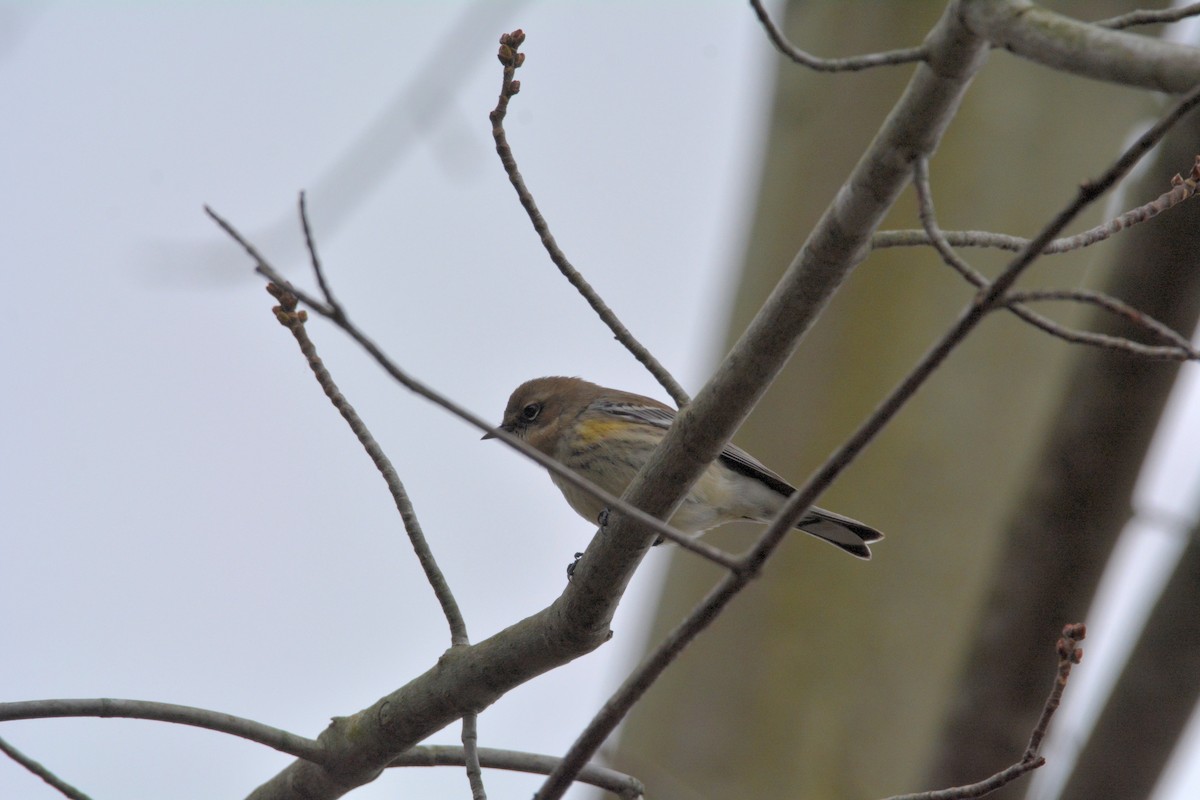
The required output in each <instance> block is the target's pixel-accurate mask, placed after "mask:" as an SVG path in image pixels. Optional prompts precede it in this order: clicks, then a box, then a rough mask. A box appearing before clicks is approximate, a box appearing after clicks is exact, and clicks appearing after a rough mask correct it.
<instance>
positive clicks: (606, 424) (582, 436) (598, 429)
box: [575, 417, 637, 447]
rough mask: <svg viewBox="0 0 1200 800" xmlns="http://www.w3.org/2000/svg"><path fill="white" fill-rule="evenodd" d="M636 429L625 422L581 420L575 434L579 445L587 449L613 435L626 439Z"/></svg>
mask: <svg viewBox="0 0 1200 800" xmlns="http://www.w3.org/2000/svg"><path fill="white" fill-rule="evenodd" d="M636 428H637V426H636V425H635V424H634V423H630V422H626V421H625V420H620V419H605V418H603V417H601V418H594V419H585V420H582V421H581V422H580V423H579V425H578V426H576V428H575V432H576V434H578V436H579V440H580V445H581V446H583V447H587V446H589V445H593V444H596V443H597V442H599V441H601V440H604V439H607V438H608V437H610V436H614V435H619V436H623V437H628V436H629V434H630V433H632V432H633V431H634V430H636Z"/></svg>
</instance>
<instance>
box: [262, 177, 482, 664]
mask: <svg viewBox="0 0 1200 800" xmlns="http://www.w3.org/2000/svg"><path fill="white" fill-rule="evenodd" d="M300 220H301V224H302V225H303V227H304V238H305V241H306V242H307V244H308V252H309V255H310V258H311V262H312V268H313V272H314V273H316V276H317V282H318V283H319V284H320V286H321V292H322V293H323V294H324V296H325V301H326V303H328V308H329V309H330V311H331V312H332V314H333V315H334V316H333V319H334V320H335V321H341V322H347V323H348V320H347V318H346V314H345V311H344V310H343V309H342V307H341V305H340V304H338V302H337V301H336V300H335V299H334V297H333V294H332V293H331V292H330V290H329V286H328V284H327V283H326V281H325V275H324V273H323V271H322V269H321V261H320V259H319V258H318V257H317V249H316V245H315V243H314V242H313V238H312V232H311V227H310V225H309V222H308V214H307V209H306V207H305V203H304V195H303V193H302V194H301V195H300ZM267 291H268V292H269V293H270V294H271V296H272V297H274V298H275V299H276V300H278V301H279V305H278V306H276V307H275V308H274V309H273V311H274V312H275V317H276V319H278V320H279V323H280V324H281V325H283V326H284V327H285V328H287V329H288V330H289V331H291V333H292V336H293V337H295V339H296V344H298V345H299V346H300V352H301V353H302V354H303V355H304V358H305V359H306V360H307V361H308V366H309V369H311V370H312V373H313V376H314V377H315V378H316V379H317V383H318V384H320V386H321V390H322V391H324V392H325V396H326V397H328V398H329V402H331V403H333V407H334V408H336V409H337V411H338V413H339V414H341V415H342V418H343V419H344V420H346V424H347V425H349V426H350V430H351V431H352V432H353V433H354V436H355V438H357V439H358V442H359V444H361V445H362V447H363V449H364V450H365V451H366V452H367V455H368V456H369V457H370V459H371V462H372V463H373V464H374V465H375V469H377V470H379V474H380V475H382V476H383V480H384V482H385V483H386V484H387V487H388V492H389V493H390V494H391V495H392V502H394V503H395V504H396V510H397V511H399V512H400V519H401V521H402V522H403V523H404V530H405V532H406V533H407V534H408V540H409V542H410V544H411V545H412V549H413V552H414V553H415V554H416V556H417V562H418V563H420V565H421V569H422V571H424V573H425V579H426V580H427V581H428V582H429V585H430V586H431V587H432V588H433V593H434V595H435V596H436V597H437V601H438V604H439V605H440V606H441V607H442V614H443V615H444V616H445V617H446V623H447V624H448V625H449V626H450V644H451V646H455V645H465V644H470V638H469V637H468V636H467V624H466V621H465V620H464V619H463V615H462V611H460V610H459V607H458V602H457V601H456V600H455V599H454V592H452V591H451V590H450V584H449V582H448V581H447V580H446V576H445V575H444V574H443V573H442V570H441V568H440V567H438V564H437V559H435V558H434V556H433V550H432V549H431V548H430V546H429V542H428V541H427V540H426V538H425V533H424V531H423V530H422V529H421V521H420V519H419V518H418V517H417V512H416V510H415V509H414V508H413V505H412V500H411V499H410V498H409V496H408V491H407V490H406V489H405V488H404V483H403V481H401V480H400V475H399V474H398V473H397V472H396V468H395V467H394V466H392V462H391V459H389V458H388V457H387V454H386V453H384V452H383V448H382V447H380V446H379V442H377V441H376V440H375V437H374V436H373V435H372V434H371V431H370V429H368V428H367V425H366V423H365V422H363V420H362V418H361V417H360V416H359V415H358V412H356V411H355V410H354V406H352V405H350V401H349V400H347V399H346V397H345V395H343V394H342V392H341V390H340V389H338V387H337V384H336V383H335V382H334V380H333V376H332V375H331V374H330V373H329V370H328V369H327V368H326V367H325V364H324V362H322V361H321V357H320V356H319V355H317V348H316V345H314V344H313V342H312V339H310V338H309V336H308V331H307V330H306V329H305V327H304V323H305V321H306V320H307V319H308V315H307V314H306V313H305V312H304V311H302V310H300V311H298V310H297V309H296V304H297V302H298V299H297V297H296V295H295V294H294V293H293V292H291V291H289V290H288V289H287V288H286V287H283V286H280V285H278V284H275V283H268V284H267Z"/></svg>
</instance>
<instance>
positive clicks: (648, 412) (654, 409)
mask: <svg viewBox="0 0 1200 800" xmlns="http://www.w3.org/2000/svg"><path fill="white" fill-rule="evenodd" d="M595 407H596V408H598V409H599V410H602V411H604V412H605V413H608V414H612V415H613V416H617V417H625V418H626V419H632V420H635V421H637V422H642V423H645V424H647V425H653V426H655V427H656V428H663V429H666V428H669V427H670V426H671V423H672V422H674V421H675V412H674V411H673V410H672V409H670V408H668V407H667V406H661V407H660V406H657V405H653V406H651V405H647V404H646V403H644V402H633V401H629V402H626V401H622V400H606V401H604V402H602V403H600V404H598V405H597V406H595ZM717 460H718V461H719V462H721V463H722V464H724V465H725V466H727V467H729V468H730V469H732V470H733V471H734V472H737V473H739V474H741V475H746V476H748V477H751V478H756V479H758V480H760V481H762V482H763V483H765V484H766V485H767V486H770V487H771V488H772V489H774V490H775V491H777V492H779V493H780V494H782V495H783V496H784V497H788V496H790V495H791V494H792V493H793V492H795V491H796V489H795V487H793V486H792V485H791V484H790V483H788V482H787V481H785V480H784V479H783V478H781V477H780V476H779V475H777V474H775V473H774V472H772V471H771V470H770V469H769V468H768V467H767V466H766V465H765V464H763V463H762V462H761V461H759V460H758V459H757V458H755V457H754V456H752V455H750V454H749V453H747V452H746V451H745V450H743V449H742V448H740V447H738V446H737V445H735V444H727V445H725V449H724V450H722V451H721V454H720V455H719V456H717Z"/></svg>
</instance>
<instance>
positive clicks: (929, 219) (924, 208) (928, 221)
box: [913, 156, 1200, 361]
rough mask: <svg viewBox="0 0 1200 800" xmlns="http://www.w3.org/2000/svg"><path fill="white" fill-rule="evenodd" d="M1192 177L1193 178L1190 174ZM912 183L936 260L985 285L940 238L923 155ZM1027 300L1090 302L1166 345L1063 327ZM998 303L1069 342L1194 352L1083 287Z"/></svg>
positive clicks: (1177, 355) (1164, 353) (1151, 354)
mask: <svg viewBox="0 0 1200 800" xmlns="http://www.w3.org/2000/svg"><path fill="white" fill-rule="evenodd" d="M1198 163H1200V162H1198ZM1192 173H1193V176H1194V175H1195V174H1196V168H1195V167H1193V169H1192ZM1192 182H1193V183H1194V182H1195V180H1194V178H1193V179H1192ZM1173 183H1175V184H1177V185H1178V184H1182V183H1183V179H1182V178H1180V177H1179V176H1178V175H1176V176H1175V181H1173ZM913 188H914V189H916V193H917V208H918V213H919V215H920V218H921V224H922V225H924V226H925V230H924V233H925V236H926V237H927V238H928V240H929V241H930V242H931V243H932V244H933V247H934V249H936V250H937V252H938V254H939V255H940V256H941V257H942V260H943V261H944V262H946V264H948V265H949V266H950V267H951V268H953V269H954V271H955V272H957V273H958V274H960V275H962V276H963V278H964V279H965V280H966V281H967V282H968V283H970V284H971V285H972V286H974V287H975V288H977V289H983V288H984V287H985V286H987V285H988V281H987V279H986V278H985V277H984V276H983V275H982V274H981V273H980V272H978V271H977V270H976V269H975V268H974V267H972V266H971V265H970V264H968V263H967V262H966V261H965V260H964V259H963V258H961V257H960V256H959V255H958V254H957V253H956V252H954V248H953V247H952V246H951V245H950V243H949V242H948V241H947V240H946V237H945V235H944V234H943V232H942V230H941V228H939V227H938V223H937V213H936V212H935V211H934V205H933V192H932V190H931V189H930V185H929V159H928V158H926V157H924V156H922V157H920V158H918V159H917V160H916V161H915V162H914V163H913ZM1059 241H1062V240H1059ZM1032 300H1076V301H1079V302H1090V303H1092V304H1094V305H1098V306H1101V307H1103V308H1106V309H1107V310H1109V311H1112V312H1113V313H1116V314H1119V315H1120V316H1123V317H1125V318H1126V319H1129V320H1130V321H1131V322H1133V323H1134V324H1136V325H1139V326H1141V327H1142V328H1144V329H1146V330H1148V331H1150V332H1151V334H1153V335H1155V336H1158V337H1160V338H1162V339H1163V340H1165V341H1167V342H1169V343H1170V344H1169V345H1168V346H1166V347H1162V346H1154V345H1145V344H1141V343H1139V342H1135V341H1133V340H1131V339H1126V338H1125V337H1122V336H1111V335H1109V334H1104V333H1093V332H1091V331H1079V330H1075V329H1073V328H1068V327H1067V326H1065V325H1060V324H1059V323H1057V322H1055V321H1054V320H1052V319H1050V318H1049V317H1045V316H1043V315H1041V314H1039V313H1037V312H1036V311H1033V310H1031V309H1029V308H1027V307H1026V306H1025V305H1024V303H1025V302H1026V301H1032ZM1003 305H1004V306H1005V307H1006V308H1008V310H1009V311H1011V312H1012V313H1013V314H1015V315H1016V316H1017V317H1019V318H1020V319H1022V320H1024V321H1025V322H1028V323H1029V324H1030V325H1033V326H1034V327H1036V328H1038V329H1040V330H1042V331H1044V332H1046V333H1049V334H1050V335H1052V336H1055V337H1058V338H1060V339H1063V340H1064V341H1067V342H1071V343H1073V344H1085V345H1091V346H1093V347H1102V348H1106V349H1110V350H1120V351H1123V352H1126V353H1130V354H1133V355H1137V356H1141V357H1143V358H1154V359H1169V360H1174V361H1184V360H1188V359H1191V358H1195V357H1196V355H1194V353H1195V351H1194V350H1193V349H1192V347H1191V345H1190V343H1189V342H1188V340H1187V339H1186V338H1184V337H1183V336H1181V335H1179V334H1178V333H1176V332H1175V331H1172V330H1171V329H1170V328H1168V327H1167V326H1165V325H1163V324H1162V323H1161V322H1159V321H1158V320H1155V319H1152V318H1151V317H1148V316H1146V315H1145V314H1142V313H1140V312H1139V311H1138V310H1137V309H1135V308H1132V307H1131V306H1129V305H1127V304H1125V303H1122V302H1120V301H1119V300H1117V299H1115V298H1112V297H1109V296H1108V295H1105V294H1102V293H1100V292H1087V291H1083V290H1074V291H1072V290H1061V291H1059V290H1054V291H1045V292H1022V293H1016V292H1010V293H1009V294H1008V296H1007V298H1006V300H1005V302H1004V304H1003Z"/></svg>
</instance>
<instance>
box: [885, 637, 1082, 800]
mask: <svg viewBox="0 0 1200 800" xmlns="http://www.w3.org/2000/svg"><path fill="white" fill-rule="evenodd" d="M1086 635H1087V628H1086V627H1085V626H1084V625H1083V623H1079V622H1077V623H1073V624H1071V625H1067V626H1066V627H1064V628H1063V636H1062V638H1061V639H1059V640H1058V644H1057V648H1056V649H1057V652H1058V670H1057V673H1056V674H1055V679H1054V686H1053V688H1051V690H1050V696H1049V697H1047V698H1046V703H1045V704H1044V705H1043V706H1042V713H1041V715H1040V716H1039V717H1038V721H1037V724H1035V725H1034V727H1033V732H1032V733H1031V734H1030V737H1029V745H1028V746H1027V747H1026V748H1025V752H1024V753H1022V754H1021V760H1020V761H1018V762H1017V763H1015V764H1013V765H1012V766H1010V767H1008V768H1007V769H1003V770H1001V771H1000V772H997V773H996V774H995V775H992V776H991V777H989V778H986V779H985V780H982V781H979V782H978V783H972V784H968V785H966V786H956V787H953V788H950V789H938V790H936V791H929V792H914V793H913V794H902V795H896V796H894V797H889V798H887V800H966V798H972V797H983V796H984V795H985V794H988V793H989V792H994V791H995V790H996V789H999V788H1000V787H1001V786H1004V785H1005V784H1008V783H1012V782H1013V781H1014V780H1016V779H1017V778H1019V777H1021V776H1022V775H1024V774H1025V773H1027V772H1032V771H1033V770H1035V769H1037V768H1038V767H1040V766H1042V765H1043V764H1045V763H1046V759H1044V758H1042V756H1041V749H1042V740H1043V739H1044V738H1045V736H1046V730H1047V729H1048V728H1049V727H1050V720H1051V719H1052V718H1053V717H1054V712H1055V711H1057V710H1058V705H1059V703H1060V702H1062V695H1063V690H1064V689H1066V688H1067V679H1068V678H1069V677H1070V676H1071V668H1072V667H1074V666H1075V665H1076V664H1078V663H1079V661H1080V659H1082V658H1083V648H1081V647H1080V646H1079V643H1080V642H1082V641H1083V639H1084V637H1085V636H1086Z"/></svg>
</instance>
